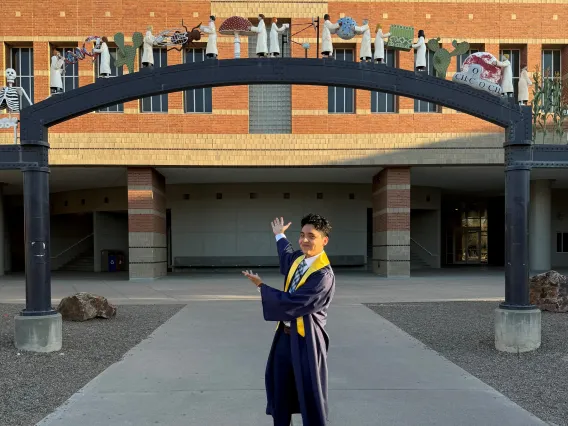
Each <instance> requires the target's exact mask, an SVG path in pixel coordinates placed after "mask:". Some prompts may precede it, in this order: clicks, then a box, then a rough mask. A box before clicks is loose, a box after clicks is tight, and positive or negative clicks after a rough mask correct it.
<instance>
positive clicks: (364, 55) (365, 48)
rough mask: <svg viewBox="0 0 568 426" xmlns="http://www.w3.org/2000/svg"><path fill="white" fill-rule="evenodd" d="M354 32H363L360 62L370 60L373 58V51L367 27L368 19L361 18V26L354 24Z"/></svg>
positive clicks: (369, 31)
mask: <svg viewBox="0 0 568 426" xmlns="http://www.w3.org/2000/svg"><path fill="white" fill-rule="evenodd" d="M355 32H356V33H357V34H363V37H362V39H361V51H360V52H359V59H360V60H361V62H371V61H372V60H373V51H372V50H371V30H370V29H369V20H368V19H363V26H361V27H358V26H355Z"/></svg>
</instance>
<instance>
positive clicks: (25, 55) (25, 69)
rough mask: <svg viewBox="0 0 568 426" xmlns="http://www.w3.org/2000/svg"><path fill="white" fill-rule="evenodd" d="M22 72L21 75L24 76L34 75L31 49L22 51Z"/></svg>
mask: <svg viewBox="0 0 568 426" xmlns="http://www.w3.org/2000/svg"><path fill="white" fill-rule="evenodd" d="M21 52H22V53H21V67H22V69H21V71H20V74H21V75H23V76H29V75H32V68H30V65H31V58H30V56H31V55H30V49H21Z"/></svg>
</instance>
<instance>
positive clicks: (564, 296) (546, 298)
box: [530, 271, 568, 312]
mask: <svg viewBox="0 0 568 426" xmlns="http://www.w3.org/2000/svg"><path fill="white" fill-rule="evenodd" d="M530 301H531V303H532V304H533V305H536V306H538V307H539V308H540V309H542V310H543V311H550V312H568V277H566V276H565V275H562V274H559V273H558V272H556V271H548V272H545V273H544V274H539V275H535V276H534V277H531V279H530Z"/></svg>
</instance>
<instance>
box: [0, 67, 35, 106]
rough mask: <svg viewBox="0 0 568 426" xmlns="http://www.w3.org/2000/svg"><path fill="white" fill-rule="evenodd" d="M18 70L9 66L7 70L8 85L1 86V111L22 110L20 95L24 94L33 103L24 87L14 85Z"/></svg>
mask: <svg viewBox="0 0 568 426" xmlns="http://www.w3.org/2000/svg"><path fill="white" fill-rule="evenodd" d="M17 76H18V75H17V74H16V70H14V69H13V68H8V69H7V70H6V83H7V84H8V86H6V87H0V111H2V110H4V109H7V110H8V112H9V113H18V112H20V96H24V97H25V98H26V100H27V101H28V102H29V104H30V105H32V101H31V99H30V98H29V96H28V94H27V93H26V91H25V90H24V88H22V87H14V83H15V82H16V77H17Z"/></svg>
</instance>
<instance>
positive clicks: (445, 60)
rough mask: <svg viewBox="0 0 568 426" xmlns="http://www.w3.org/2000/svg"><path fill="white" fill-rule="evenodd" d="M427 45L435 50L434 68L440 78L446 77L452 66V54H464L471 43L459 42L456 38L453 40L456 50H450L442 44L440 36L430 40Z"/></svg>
mask: <svg viewBox="0 0 568 426" xmlns="http://www.w3.org/2000/svg"><path fill="white" fill-rule="evenodd" d="M426 46H427V47H428V49H429V50H431V51H432V52H434V69H435V70H436V76H437V77H440V78H446V72H447V71H448V67H449V66H450V61H451V58H452V56H458V55H463V54H464V53H467V51H468V50H469V43H468V42H467V41H463V42H461V43H458V42H457V41H456V40H454V41H452V46H453V47H454V50H453V51H451V52H448V51H447V50H446V49H444V48H443V47H441V46H440V37H437V38H432V39H430V40H428V43H426Z"/></svg>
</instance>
